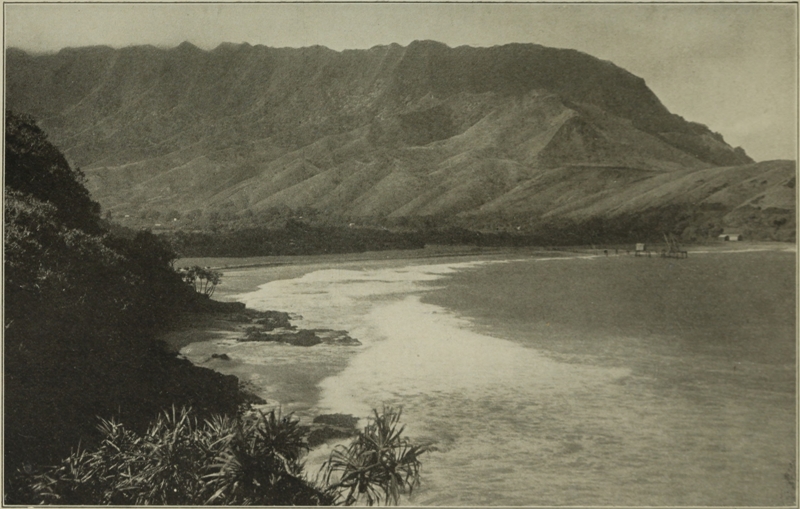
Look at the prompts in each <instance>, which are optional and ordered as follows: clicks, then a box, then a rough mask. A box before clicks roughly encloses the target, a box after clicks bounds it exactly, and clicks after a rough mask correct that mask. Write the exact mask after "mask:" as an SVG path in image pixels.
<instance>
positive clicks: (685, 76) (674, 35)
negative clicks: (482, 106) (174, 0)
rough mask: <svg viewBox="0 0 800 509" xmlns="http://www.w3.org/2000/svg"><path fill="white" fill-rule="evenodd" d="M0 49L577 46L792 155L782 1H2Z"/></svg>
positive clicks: (793, 22)
mask: <svg viewBox="0 0 800 509" xmlns="http://www.w3.org/2000/svg"><path fill="white" fill-rule="evenodd" d="M4 22H5V37H6V41H5V42H6V45H7V46H15V47H19V48H23V49H26V50H32V51H55V50H58V49H61V48H63V47H67V46H73V47H74V46H86V45H96V44H105V45H109V46H114V47H122V46H128V45H132V44H153V45H157V46H175V45H177V44H179V43H181V42H183V41H187V40H188V41H190V42H192V43H194V44H195V45H197V46H200V47H201V48H205V49H211V48H214V47H216V46H217V45H218V44H219V43H221V42H249V43H250V44H264V45H267V46H278V47H281V46H291V47H300V46H309V45H314V44H320V45H323V46H327V47H329V48H332V49H335V50H343V49H350V48H369V47H371V46H374V45H377V44H389V43H392V42H397V43H400V44H402V45H407V44H408V43H410V42H411V41H413V40H415V39H434V40H437V41H441V42H444V43H446V44H448V45H450V46H459V45H463V44H467V45H471V46H493V45H496V44H505V43H510V42H533V43H537V44H542V45H545V46H553V47H560V48H574V49H577V50H580V51H584V52H586V53H589V54H591V55H594V56H596V57H599V58H602V59H605V60H610V61H612V62H614V63H615V64H617V65H619V66H621V67H623V68H625V69H627V70H629V71H630V72H632V73H633V74H636V75H637V76H641V77H642V78H644V79H645V81H646V82H647V84H648V85H649V86H650V88H651V89H652V90H653V91H654V92H655V93H656V95H658V97H659V98H660V99H661V101H662V102H663V103H664V104H665V105H666V106H667V108H669V109H670V110H671V111H672V112H674V113H677V114H679V115H682V116H683V117H685V118H686V119H687V120H693V121H696V122H700V123H703V124H706V125H708V126H709V127H710V128H711V129H712V130H714V131H718V132H720V133H722V135H723V136H724V137H725V139H726V141H727V142H728V143H730V144H731V145H734V146H737V145H741V146H742V147H744V148H745V150H746V151H747V153H748V154H750V156H751V157H753V158H754V159H756V160H766V159H777V158H781V159H796V144H797V116H798V114H797V10H796V7H795V6H794V5H793V4H749V5H733V4H717V5H713V4H712V5H696V4H695V5H680V4H670V5H663V4H662V5H642V4H634V5H621V4H614V5H609V4H600V5H587V4H581V5H566V4H491V3H489V4H486V3H483V4H474V3H473V4H465V3H456V4H454V3H451V4H444V3H439V4H420V3H415V4H410V3H406V4H402V3H393V4H379V3H371V4H320V3H315V4H269V3H266V4H265V3H261V4H152V3H151V4H122V5H120V4H74V3H73V4H8V3H6V4H5V12H4Z"/></svg>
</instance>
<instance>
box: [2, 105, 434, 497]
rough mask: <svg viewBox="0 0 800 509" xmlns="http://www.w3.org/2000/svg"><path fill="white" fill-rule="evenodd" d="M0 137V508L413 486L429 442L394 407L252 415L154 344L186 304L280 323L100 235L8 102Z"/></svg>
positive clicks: (165, 259) (65, 173) (55, 156)
mask: <svg viewBox="0 0 800 509" xmlns="http://www.w3.org/2000/svg"><path fill="white" fill-rule="evenodd" d="M5 132H6V139H5V142H6V152H5V156H6V157H5V161H6V168H5V170H6V188H5V190H4V191H5V211H4V212H5V217H4V220H5V238H4V248H5V250H4V255H5V256H4V262H5V266H4V269H5V271H4V276H5V280H4V295H3V303H4V317H5V322H4V329H5V334H4V345H3V346H4V350H3V367H4V372H3V375H4V379H3V397H4V398H3V425H4V428H3V451H4V457H3V473H4V479H3V481H4V490H3V493H4V499H3V502H4V503H5V504H24V505H34V504H43V503H51V504H57V505H108V504H114V505H125V506H130V505H183V506H186V505H201V504H221V505H261V506H263V505H320V504H325V505H331V504H345V505H353V504H357V503H360V504H364V503H367V504H369V505H373V504H379V503H381V502H386V503H387V504H388V503H390V502H393V503H395V504H397V503H398V502H399V497H400V495H401V494H403V493H407V492H409V491H410V490H411V489H412V488H413V487H414V486H416V485H417V484H418V483H419V468H420V461H419V456H420V455H421V454H422V453H423V452H425V450H426V447H424V446H419V445H414V444H412V443H411V442H410V441H409V439H408V438H406V437H405V436H402V431H403V427H402V425H400V424H399V419H400V415H401V412H400V411H396V410H394V409H392V408H390V407H384V408H383V411H382V412H378V411H375V412H374V413H373V416H372V418H369V419H368V420H367V425H366V426H365V427H364V428H363V431H358V430H356V429H355V423H356V422H357V421H358V419H356V418H354V417H352V416H342V415H329V416H317V418H315V420H314V425H312V426H301V425H300V423H299V421H298V420H297V419H294V418H292V417H291V415H288V416H286V415H281V412H280V410H277V411H276V410H274V409H273V410H271V411H269V412H267V413H264V412H258V413H255V412H250V411H248V410H250V408H249V403H253V402H258V403H265V402H264V401H263V400H262V399H260V398H258V397H257V396H254V395H252V394H248V393H246V392H245V391H244V390H242V389H241V388H240V387H239V382H238V379H237V378H236V377H235V376H225V375H222V374H220V373H217V372H215V371H212V370H210V369H205V368H200V367H197V366H195V365H193V364H191V363H190V362H189V361H188V360H186V359H179V358H177V357H176V353H175V352H174V351H172V350H170V349H169V348H168V347H167V345H166V343H164V342H162V341H156V340H155V339H154V337H155V334H156V333H157V332H159V331H161V330H163V329H164V328H165V327H166V326H167V325H169V324H171V323H175V322H177V320H176V319H177V318H178V317H182V318H183V319H184V320H186V319H189V320H191V321H196V320H197V319H198V318H200V315H199V314H198V313H203V314H210V313H216V314H215V316H217V317H218V316H220V314H222V316H228V317H229V319H230V320H233V321H236V322H239V323H240V322H242V318H244V319H245V321H246V320H253V323H255V320H256V318H258V319H259V320H262V321H261V322H259V323H260V324H261V327H262V329H264V330H272V328H274V327H277V326H279V325H277V324H274V323H272V324H271V325H269V327H268V326H267V325H266V324H265V323H264V322H263V320H264V319H265V318H264V317H254V315H258V313H254V312H250V313H249V315H248V311H247V310H245V309H244V306H243V305H240V304H238V303H220V302H215V301H212V300H210V298H209V297H210V295H211V294H212V293H213V288H214V286H215V285H216V284H217V283H218V282H219V274H218V273H215V272H214V271H211V270H209V269H203V268H201V267H193V268H192V269H190V270H188V271H186V272H184V273H182V274H181V273H179V272H177V271H175V270H173V268H172V262H173V261H174V260H175V258H176V254H175V253H174V252H173V251H172V250H171V249H170V248H169V247H168V245H167V244H166V243H165V242H164V241H163V240H161V239H159V238H158V237H156V236H155V235H153V234H152V233H150V232H149V231H139V232H129V231H127V232H126V231H124V230H120V229H115V231H117V234H111V233H110V232H109V231H108V230H107V229H106V227H105V226H104V223H103V222H101V220H100V217H99V211H100V207H99V205H98V204H97V203H96V202H94V201H93V200H92V199H91V198H90V196H89V193H88V191H87V190H86V188H85V187H83V175H82V173H81V172H80V171H77V170H73V169H72V168H70V166H69V164H67V161H66V160H65V159H64V157H63V155H62V154H61V153H60V152H59V151H58V150H57V149H56V148H55V147H53V146H52V145H51V144H50V143H49V142H48V141H47V138H46V137H45V135H44V133H43V132H42V131H41V130H40V129H39V128H38V127H37V126H36V124H35V123H34V122H33V121H32V120H31V119H29V118H24V117H20V116H17V115H15V114H13V113H10V112H6V131H5ZM187 283H190V284H191V283H194V284H191V285H190V284H187ZM209 289H210V291H209ZM187 312H191V313H193V314H191V316H190V317H189V318H187V317H186V316H185V315H184V314H185V313H187ZM265 314H266V315H268V316H272V315H279V316H281V317H283V318H282V319H281V320H280V323H281V325H280V327H290V324H289V323H288V320H287V318H286V317H287V316H288V315H286V313H274V312H273V313H272V315H270V313H265ZM181 315H184V316H181ZM248 316H249V318H248ZM202 318H207V317H202ZM284 322H285V323H284ZM240 324H241V323H240ZM303 333H305V334H303ZM297 336H298V337H302V338H308V337H309V336H313V337H314V338H316V336H315V335H314V333H309V332H308V331H299V332H297ZM261 339H263V338H261ZM295 339H296V338H295ZM340 339H341V338H340ZM282 341H288V342H292V339H291V338H290V339H287V338H283V339H282ZM292 344H294V343H292ZM311 344H316V343H311ZM304 346H309V345H308V344H305V345H304ZM320 418H321V420H320ZM343 423H345V424H343ZM346 423H349V424H346ZM344 437H349V438H351V439H352V440H351V443H350V444H349V445H348V446H346V447H345V446H338V447H337V448H335V449H334V450H333V451H332V452H331V456H330V458H329V460H328V461H327V462H326V464H325V465H326V467H325V468H326V470H325V473H324V481H311V480H309V477H308V476H307V475H306V473H305V472H304V470H303V469H304V455H305V453H306V452H307V451H308V450H309V447H311V446H313V445H319V444H320V443H321V442H324V441H325V440H327V439H329V438H339V439H341V438H344ZM376 458H377V459H378V461H375V460H376Z"/></svg>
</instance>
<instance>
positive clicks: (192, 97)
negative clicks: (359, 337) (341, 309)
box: [6, 41, 793, 225]
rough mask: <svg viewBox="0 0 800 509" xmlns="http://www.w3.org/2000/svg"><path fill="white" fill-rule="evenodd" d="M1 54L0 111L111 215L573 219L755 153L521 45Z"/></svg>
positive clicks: (573, 64)
mask: <svg viewBox="0 0 800 509" xmlns="http://www.w3.org/2000/svg"><path fill="white" fill-rule="evenodd" d="M6 66H7V77H6V78H7V105H8V107H9V108H11V109H13V110H16V111H20V112H25V113H29V114H31V115H33V116H34V117H35V118H37V119H39V121H40V125H41V126H42V127H43V128H44V129H45V130H46V131H47V132H49V133H50V135H51V139H52V141H53V142H54V143H55V144H56V145H57V146H59V147H60V148H61V149H62V150H63V151H64V152H65V154H66V155H67V157H68V159H70V161H71V162H73V163H74V164H76V165H78V166H80V167H81V168H82V169H83V171H84V172H85V173H86V175H87V178H88V187H89V189H90V190H91V192H92V195H93V197H94V198H95V199H96V200H98V201H99V202H100V203H101V204H102V205H103V207H104V208H105V209H107V210H111V211H113V212H114V213H115V214H117V215H118V217H119V216H120V215H122V214H129V215H134V214H141V213H142V212H143V211H144V212H145V213H146V211H149V210H156V211H164V212H165V211H174V212H177V214H174V215H176V216H178V215H180V214H187V213H190V212H191V213H193V214H195V215H197V214H203V213H205V214H209V213H213V212H214V211H226V213H228V215H231V214H233V215H235V214H242V213H257V212H260V211H265V210H270V209H274V208H287V207H288V208H290V209H314V210H316V211H317V212H319V213H322V214H324V215H326V216H327V217H339V218H342V219H346V220H358V218H372V219H373V220H374V219H375V218H378V219H379V218H387V219H397V218H403V217H413V216H436V217H446V218H459V219H458V220H459V221H460V222H462V223H465V224H467V225H469V223H470V222H475V224H477V223H479V222H480V221H479V219H480V218H484V219H486V218H491V217H494V216H495V215H497V214H498V213H502V214H506V215H509V214H511V215H515V214H516V215H519V214H523V215H527V216H528V217H529V219H531V220H534V219H541V218H546V217H549V216H554V215H555V216H559V217H561V216H563V217H587V216H592V215H598V214H599V215H605V214H609V213H613V212H614V211H615V210H617V209H619V210H626V211H627V210H628V209H630V208H631V207H633V205H630V203H639V204H641V206H651V205H652V202H649V201H647V200H644V201H643V200H641V199H639V201H637V199H638V197H639V195H638V194H637V193H639V192H644V191H645V190H650V189H651V187H658V186H660V185H666V183H667V182H671V181H672V180H673V179H678V180H680V179H682V178H689V177H686V175H688V174H690V173H691V172H694V171H700V170H705V169H709V168H716V167H732V166H737V165H747V164H750V163H752V160H751V159H750V158H748V157H747V155H746V154H745V153H744V151H743V150H742V149H740V148H737V149H734V148H731V147H730V146H728V145H727V144H725V142H724V140H723V139H722V137H721V136H719V135H718V134H716V133H713V132H711V131H710V130H708V129H707V128H706V127H705V126H702V125H700V124H696V123H692V122H687V121H685V120H683V119H682V118H681V117H679V116H677V115H673V114H671V113H670V112H669V111H667V109H666V108H665V107H664V106H663V105H662V104H661V103H660V101H659V100H658V98H657V97H656V96H655V95H654V94H653V93H652V91H650V90H649V89H648V88H647V86H646V85H645V83H644V81H643V80H642V79H640V78H638V77H636V76H633V75H632V74H630V73H628V72H627V71H625V70H623V69H621V68H619V67H617V66H615V65H613V64H612V63H610V62H605V61H601V60H598V59H596V58H594V57H591V56H589V55H586V54H583V53H580V52H577V51H573V50H560V49H552V48H545V47H542V46H537V45H532V44H524V45H523V44H511V45H506V46H496V47H491V48H472V47H467V46H462V47H458V48H449V47H447V46H445V45H443V44H440V43H437V42H433V41H417V42H414V43H412V44H410V45H409V46H407V47H402V46H399V45H396V44H393V45H390V46H376V47H374V48H372V49H370V50H352V51H343V52H335V51H332V50H329V49H327V48H323V47H319V46H315V47H309V48H301V49H290V48H267V47H263V46H255V47H254V46H250V45H248V44H242V45H233V44H224V45H221V46H219V47H218V48H216V49H214V50H212V51H203V50H200V49H198V48H196V47H194V46H192V45H191V44H188V43H183V44H181V45H180V46H178V47H176V48H172V49H158V48H154V47H149V46H138V47H129V48H123V49H119V50H114V49H111V48H105V47H93V48H79V49H65V50H62V51H60V52H59V53H57V54H53V55H40V56H32V55H28V54H26V53H24V52H22V51H19V50H14V49H9V50H8V51H7V63H6ZM755 168H760V167H758V166H756V167H755ZM748 171H752V170H748ZM739 173H740V172H739V171H738V170H728V171H726V172H723V174H724V175H734V174H736V175H739ZM745 173H747V172H745ZM784 173H786V172H784ZM781 175H783V173H781ZM786 175H787V176H786V177H785V180H788V179H789V178H790V177H789V176H788V173H786ZM736 178H738V177H736ZM734 180H735V179H734ZM650 181H652V184H647V185H645V184H643V182H650ZM648 186H650V187H648ZM676 186H678V184H676ZM664 196H669V197H673V195H672V194H669V193H665V194H664ZM737 196H738V198H741V200H743V201H742V202H741V203H740V202H736V203H735V204H732V205H731V206H732V207H734V208H736V207H739V206H740V205H742V204H744V203H745V202H751V201H752V200H755V199H756V196H755V195H754V194H753V195H750V194H747V195H742V196H739V195H737ZM673 198H675V199H678V198H680V196H677V195H676V196H674V197H673ZM707 198H708V196H703V197H701V198H698V199H700V200H701V201H702V200H705V199H707ZM738 198H737V199H738ZM665 200H666V201H665V203H666V202H669V201H670V200H672V198H665ZM626 203H628V205H625V204H626ZM659 203H660V202H659ZM637 206H638V205H637ZM792 206H793V203H792ZM626 207H627V208H626Z"/></svg>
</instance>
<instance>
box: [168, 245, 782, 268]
mask: <svg viewBox="0 0 800 509" xmlns="http://www.w3.org/2000/svg"><path fill="white" fill-rule="evenodd" d="M651 245H652V246H653V247H654V249H653V251H652V252H653V253H655V254H658V252H659V250H660V248H661V247H662V244H660V243H655V244H651ZM683 247H685V248H686V249H687V250H688V251H689V253H692V252H695V253H705V252H720V251H731V252H735V251H746V250H757V251H796V250H797V243H796V242H778V241H736V242H710V243H695V244H684V245H683ZM604 249H607V250H609V251H610V250H612V249H618V250H619V252H620V255H622V254H623V250H628V251H631V252H632V251H633V247H632V245H629V244H609V245H599V246H595V247H593V246H590V245H586V246H552V247H542V246H523V247H478V246H441V245H431V246H426V247H425V248H423V249H402V250H387V251H365V252H360V253H344V254H323V255H292V256H289V255H284V256H254V257H187V258H179V259H178V260H176V262H175V267H176V268H181V267H188V266H192V265H203V266H208V267H210V268H212V269H216V270H219V269H229V270H238V269H253V268H280V267H293V266H298V267H299V266H307V265H315V264H332V263H335V264H339V263H342V264H346V263H358V262H367V261H412V260H429V259H437V258H471V257H475V256H508V255H511V254H525V255H528V256H531V255H549V256H552V255H553V254H557V253H562V254H565V255H566V254H596V255H600V254H602V253H603V250H604Z"/></svg>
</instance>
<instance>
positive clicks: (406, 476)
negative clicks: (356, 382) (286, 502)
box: [322, 407, 427, 506]
mask: <svg viewBox="0 0 800 509" xmlns="http://www.w3.org/2000/svg"><path fill="white" fill-rule="evenodd" d="M401 414H402V410H395V409H393V408H391V407H384V409H383V413H378V411H377V410H373V417H372V418H371V419H370V422H369V423H368V424H367V426H366V427H365V428H364V431H363V432H361V433H359V434H358V436H357V437H356V438H355V439H354V440H353V441H352V442H351V443H350V445H349V446H343V445H340V446H338V447H336V448H335V449H334V450H333V452H332V453H331V456H330V459H329V460H328V461H326V462H325V463H324V464H323V467H322V468H323V469H324V470H325V482H326V483H327V484H328V492H329V493H331V494H332V495H333V496H334V497H335V498H336V500H337V502H339V503H341V504H343V505H353V504H356V503H363V502H366V504H367V505H370V506H371V505H375V504H380V503H381V502H383V503H385V504H386V505H389V504H390V503H394V504H395V505H396V504H397V503H398V502H399V499H400V495H401V494H403V493H406V492H407V493H408V494H411V492H412V491H413V489H414V488H415V487H416V486H418V485H419V470H420V466H421V463H420V461H419V457H420V455H421V454H422V453H424V452H425V451H426V450H427V448H426V447H425V446H421V445H414V444H412V443H411V442H410V441H409V439H408V438H407V437H404V436H403V431H404V430H405V426H401V425H400V416H401ZM336 477H338V480H334V479H335V478H336ZM332 481H333V482H332Z"/></svg>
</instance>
